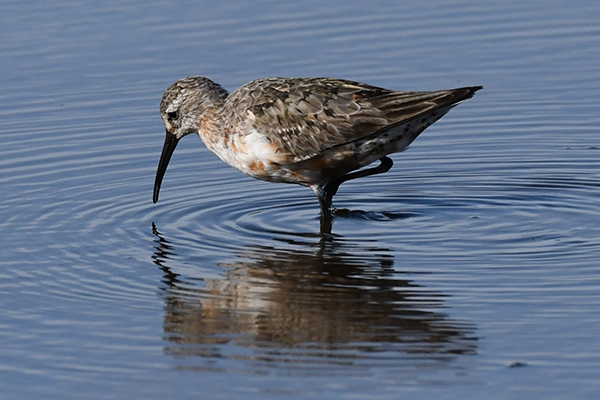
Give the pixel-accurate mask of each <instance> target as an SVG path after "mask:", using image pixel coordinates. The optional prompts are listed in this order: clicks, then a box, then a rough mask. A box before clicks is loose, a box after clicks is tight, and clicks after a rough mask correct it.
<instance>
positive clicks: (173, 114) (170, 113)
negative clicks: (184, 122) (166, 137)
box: [167, 111, 179, 119]
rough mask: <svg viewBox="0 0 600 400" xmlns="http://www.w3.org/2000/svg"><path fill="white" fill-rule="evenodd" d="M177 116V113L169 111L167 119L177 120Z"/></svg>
mask: <svg viewBox="0 0 600 400" xmlns="http://www.w3.org/2000/svg"><path fill="white" fill-rule="evenodd" d="M178 116H179V114H178V113H177V111H169V112H168V113H167V117H169V119H177V117H178Z"/></svg>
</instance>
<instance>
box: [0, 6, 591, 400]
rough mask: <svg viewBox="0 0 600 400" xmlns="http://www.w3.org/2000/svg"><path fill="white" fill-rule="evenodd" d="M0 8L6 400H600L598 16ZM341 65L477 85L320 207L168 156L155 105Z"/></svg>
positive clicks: (1, 388) (397, 9)
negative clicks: (178, 84)
mask: <svg viewBox="0 0 600 400" xmlns="http://www.w3.org/2000/svg"><path fill="white" fill-rule="evenodd" d="M346 3H347V2H342V1H333V2H328V3H326V4H324V3H323V2H320V1H318V2H317V1H315V2H312V1H308V2H307V1H304V2H296V3H288V2H274V1H272V2H271V1H254V2H249V3H240V4H237V3H227V5H220V4H219V3H218V2H211V3H208V2H207V3H206V4H205V3H204V2H188V3H186V4H181V5H178V4H170V3H169V4H168V3H165V2H132V1H108V2H103V3H102V4H100V3H98V4H96V3H91V4H87V3H85V2H79V1H54V2H48V3H47V4H46V3H38V4H36V3H32V2H22V1H14V2H8V3H7V2H4V3H3V4H2V5H0V32H1V35H0V37H2V39H0V65H1V67H2V74H0V85H1V86H0V87H1V88H2V90H1V91H0V129H1V132H0V188H1V190H0V232H1V233H2V242H3V243H2V247H1V250H0V252H1V255H0V308H1V309H2V317H1V318H0V344H1V346H0V393H2V395H1V396H2V399H37V398H45V399H69V398H78V399H79V398H94V399H108V398H147V399H162V398H206V399H264V398H290V399H292V398H293V399H322V398H347V399H350V398H361V399H397V398H401V397H402V398H415V399H431V398H439V399H456V398H462V399H483V398H488V399H489V398H498V399H522V398H535V399H592V398H597V397H596V396H597V393H598V392H600V372H598V371H600V340H599V339H598V334H599V332H600V265H599V260H600V203H599V202H598V199H599V194H600V128H599V125H600V113H599V109H598V99H599V98H600V69H599V68H598V64H599V61H600V60H599V57H598V49H599V48H600V26H599V25H598V21H599V20H600V5H597V4H595V3H594V2H585V1H576V2H573V1H568V2H567V1H553V2H548V3H544V5H543V6H541V5H540V3H539V2H533V1H509V2H501V3H497V4H496V3H494V4H493V5H485V4H482V3H481V2H479V1H448V2H444V1H437V2H429V3H427V4H425V3H423V4H417V3H414V2H406V4H404V5H403V3H402V2H377V1H375V2H369V3H357V4H356V5H347V4H346ZM192 74H202V75H206V76H209V77H211V78H212V79H214V80H215V81H217V82H220V83H221V84H223V85H224V86H225V87H226V88H228V89H231V90H232V89H234V88H236V87H237V86H239V85H241V84H243V83H245V82H246V81H249V80H251V79H254V78H259V77H267V76H334V77H339V78H347V79H354V80H360V81H366V82H369V83H371V84H375V85H381V86H386V87H390V88H396V89H406V90H433V89H441V88H450V87H456V86H466V85H484V86H485V89H484V90H483V91H482V92H480V93H478V94H477V95H476V96H475V97H474V98H473V99H471V100H469V101H467V102H465V103H464V104H461V105H460V106H459V107H457V108H455V109H454V110H452V111H451V112H450V113H449V114H448V115H447V116H445V117H444V118H443V119H442V120H441V121H439V122H438V123H436V124H435V125H434V126H433V127H431V128H429V129H428V130H427V131H426V132H425V133H424V134H423V135H422V136H421V137H420V138H419V139H417V141H416V142H415V143H414V144H413V145H412V146H411V148H410V149H409V150H407V151H406V152H404V153H402V154H398V155H395V156H394V161H395V165H394V168H393V169H392V170H391V171H390V172H388V173H387V174H385V175H382V176H378V177H373V178H366V179H364V180H359V181H355V182H349V183H347V184H344V185H343V186H342V187H341V189H340V192H339V194H338V195H337V196H336V198H335V204H336V206H337V207H338V208H340V209H342V210H344V211H343V212H342V215H341V216H339V217H338V218H336V219H335V221H334V224H333V229H332V232H331V234H330V235H322V234H319V214H318V205H317V201H316V198H315V196H314V194H313V193H312V192H311V191H310V190H308V189H306V188H301V187H295V186H289V185H281V184H280V185H277V184H270V183H264V182H260V181H256V180H253V179H251V178H248V177H246V176H244V175H242V174H241V173H239V172H237V171H235V170H234V169H232V168H229V167H227V166H226V165H224V164H223V163H221V161H219V160H218V159H217V158H216V157H215V156H213V155H212V154H211V153H210V152H209V151H208V150H206V148H205V147H204V146H203V145H202V143H201V141H200V140H199V139H198V138H197V137H188V138H185V139H184V140H183V141H182V143H180V145H179V148H178V149H177V151H176V153H175V155H174V157H173V159H172V161H171V165H170V167H169V170H168V172H167V174H166V176H165V180H164V183H163V187H162V191H161V200H160V202H159V203H157V204H156V205H154V204H152V201H151V197H152V184H153V180H154V173H155V169H156V165H157V163H158V157H159V154H160V150H161V146H162V141H163V135H164V128H163V126H162V123H161V120H160V117H159V113H158V103H159V102H160V98H161V95H162V93H163V91H164V90H165V89H166V88H167V87H168V86H169V85H170V84H171V83H172V82H174V81H175V80H177V79H179V78H181V77H184V76H187V75H192Z"/></svg>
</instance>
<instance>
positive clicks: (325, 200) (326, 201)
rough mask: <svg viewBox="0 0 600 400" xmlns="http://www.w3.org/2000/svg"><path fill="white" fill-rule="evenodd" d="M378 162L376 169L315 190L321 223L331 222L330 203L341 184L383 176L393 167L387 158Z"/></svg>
mask: <svg viewBox="0 0 600 400" xmlns="http://www.w3.org/2000/svg"><path fill="white" fill-rule="evenodd" d="M379 161H380V162H381V164H379V165H378V166H377V167H374V168H369V169H364V170H361V171H356V172H352V173H349V174H345V175H342V176H340V177H339V178H337V179H336V180H334V181H331V182H328V183H326V184H325V185H323V186H321V187H319V188H317V189H316V190H315V193H316V194H317V197H318V198H319V205H320V206H321V223H322V222H323V220H324V219H325V220H331V217H332V215H331V202H332V200H333V196H335V194H336V193H337V191H338V189H339V188H340V185H341V184H342V183H344V182H346V181H349V180H352V179H356V178H362V177H365V176H369V175H376V174H383V173H384V172H387V171H389V170H390V168H392V165H394V162H393V161H392V159H391V158H388V157H383V158H381V159H379Z"/></svg>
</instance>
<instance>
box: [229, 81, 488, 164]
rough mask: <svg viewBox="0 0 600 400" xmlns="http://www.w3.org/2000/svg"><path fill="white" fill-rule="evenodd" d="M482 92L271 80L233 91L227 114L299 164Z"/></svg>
mask: <svg viewBox="0 0 600 400" xmlns="http://www.w3.org/2000/svg"><path fill="white" fill-rule="evenodd" d="M479 89H480V87H471V88H460V89H452V90H440V91H434V92H400V91H392V90H388V89H384V88H380V87H376V86H371V85H367V84H364V83H359V82H353V81H347V80H340V79H332V78H268V79H259V80H256V81H252V82H250V83H248V84H246V85H244V86H242V87H240V88H239V89H237V90H235V91H234V92H232V93H231V94H230V95H229V96H228V98H227V100H226V103H225V107H224V112H229V113H230V116H229V118H232V119H230V120H233V121H235V122H234V124H233V125H234V126H235V125H238V124H242V125H243V124H244V120H245V121H251V122H250V124H251V127H252V128H254V129H255V130H256V131H258V132H260V133H262V134H263V135H265V136H266V137H267V138H268V140H270V141H271V142H273V143H275V144H276V145H277V146H278V147H279V148H280V149H281V151H282V152H283V153H286V154H288V155H289V156H290V157H291V158H292V160H293V161H294V162H299V161H303V160H307V159H309V158H311V157H314V156H316V155H318V154H321V153H323V152H324V151H325V150H327V149H330V148H332V147H335V146H339V145H342V144H345V143H349V142H352V141H355V140H358V139H361V138H365V137H367V136H370V135H373V134H375V133H376V132H378V131H380V130H383V129H387V128H389V127H391V126H394V125H399V124H402V123H404V122H406V121H409V120H411V119H413V118H418V117H419V116H421V115H426V114H428V113H431V112H433V111H434V110H435V109H441V108H449V106H452V105H455V104H458V103H459V102H460V101H462V100H465V99H467V98H469V97H471V96H472V95H473V93H474V92H475V91H477V90H479ZM225 110H228V111H225ZM446 111H447V110H446ZM444 113H445V112H444ZM442 115H443V114H442ZM249 116H251V117H250V119H249V120H248V119H247V118H248V117H249ZM440 116H441V115H440ZM238 126H239V125H238Z"/></svg>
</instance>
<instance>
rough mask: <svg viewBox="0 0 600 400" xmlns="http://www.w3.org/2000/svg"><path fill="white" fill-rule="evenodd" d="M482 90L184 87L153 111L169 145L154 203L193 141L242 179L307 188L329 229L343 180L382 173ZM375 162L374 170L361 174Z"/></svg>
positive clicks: (268, 82) (296, 83)
mask: <svg viewBox="0 0 600 400" xmlns="http://www.w3.org/2000/svg"><path fill="white" fill-rule="evenodd" d="M481 88H482V87H481V86H473V87H463V88H458V89H450V90H438V91H430V92H404V91H394V90H389V89H384V88H380V87H376V86H371V85H367V84H364V83H359V82H352V81H347V80H341V79H332V78H267V79H258V80H255V81H252V82H249V83H247V84H245V85H243V86H241V87H240V88H238V89H237V90H235V91H233V92H232V93H228V92H227V91H226V90H225V89H223V88H222V87H221V86H220V85H219V84H217V83H215V82H213V81H211V80H210V79H208V78H204V77H200V76H191V77H187V78H184V79H181V80H179V81H177V82H175V83H174V84H173V85H171V87H169V88H168V89H167V91H166V92H165V93H164V95H163V98H162V102H161V104H160V113H161V116H162V120H163V122H164V124H165V127H166V139H165V143H164V146H163V150H162V154H161V156H160V161H159V163H158V170H157V172H156V180H155V182H154V197H153V200H154V202H155V203H156V202H157V201H158V194H159V191H160V185H161V182H162V179H163V176H164V174H165V171H166V169H167V165H168V163H169V160H170V159H171V155H172V154H173V151H174V150H175V147H176V146H177V143H178V142H179V140H180V139H181V138H182V137H184V136H186V135H189V134H191V133H196V134H198V135H199V136H200V138H201V139H202V141H203V142H204V143H205V144H206V146H207V147H208V148H209V149H210V151H212V152H213V153H214V154H216V155H217V156H218V157H219V158H220V159H221V160H223V161H225V162H226V163H227V164H229V165H231V166H232V167H234V168H236V169H238V170H240V171H242V172H243V173H245V174H248V175H250V176H252V177H254V178H258V179H262V180H265V181H270V182H285V183H296V184H299V185H303V186H308V187H309V188H311V189H312V190H313V191H314V192H315V193H316V195H317V197H318V199H319V204H320V207H321V221H322V222H323V220H326V221H327V220H328V221H331V216H332V204H331V203H332V198H333V196H334V195H335V193H336V192H337V190H338V188H339V186H340V185H341V184H342V183H343V182H346V181H349V180H351V179H356V178H360V177H364V176H369V175H375V174H380V173H384V172H387V171H388V170H389V169H390V168H391V167H392V164H393V163H392V160H391V159H390V158H388V155H390V154H392V153H396V152H399V151H402V150H404V149H405V148H406V147H407V146H408V145H409V144H411V143H412V141H413V140H415V138H416V137H417V136H419V134H420V133H421V132H423V130H425V128H427V127H428V126H429V125H431V124H433V123H434V122H435V121H437V120H438V119H440V118H441V117H442V116H443V115H444V114H446V113H447V112H448V111H449V110H450V109H451V108H452V107H454V106H456V105H457V104H459V103H460V102H462V101H464V100H466V99H469V98H470V97H472V96H473V94H474V93H475V92H476V91H477V90H479V89H481ZM377 160H379V165H378V166H376V167H372V168H368V169H361V168H362V167H365V166H367V165H369V164H371V163H373V162H375V161H377Z"/></svg>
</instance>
